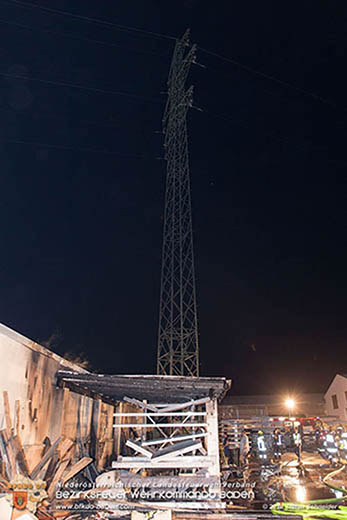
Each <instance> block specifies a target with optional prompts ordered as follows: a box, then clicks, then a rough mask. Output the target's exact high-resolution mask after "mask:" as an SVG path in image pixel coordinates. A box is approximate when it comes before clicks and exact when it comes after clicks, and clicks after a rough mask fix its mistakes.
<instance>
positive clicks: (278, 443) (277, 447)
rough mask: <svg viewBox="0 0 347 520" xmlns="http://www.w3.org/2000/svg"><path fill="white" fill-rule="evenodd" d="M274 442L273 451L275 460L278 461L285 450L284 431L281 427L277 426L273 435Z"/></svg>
mask: <svg viewBox="0 0 347 520" xmlns="http://www.w3.org/2000/svg"><path fill="white" fill-rule="evenodd" d="M272 442H273V452H274V461H275V462H278V461H280V460H281V455H282V451H283V438H282V433H281V430H280V429H279V428H276V430H275V431H274V433H273V435H272Z"/></svg>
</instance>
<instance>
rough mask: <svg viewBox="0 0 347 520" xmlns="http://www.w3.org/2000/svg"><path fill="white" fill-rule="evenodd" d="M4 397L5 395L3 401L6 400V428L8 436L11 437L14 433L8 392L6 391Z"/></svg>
mask: <svg viewBox="0 0 347 520" xmlns="http://www.w3.org/2000/svg"><path fill="white" fill-rule="evenodd" d="M2 395H3V399H4V412H5V422H6V428H7V432H8V436H9V437H11V435H12V434H13V431H12V421H11V411H10V401H9V399H8V392H7V391H6V390H4V391H3V393H2Z"/></svg>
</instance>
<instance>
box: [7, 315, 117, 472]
mask: <svg viewBox="0 0 347 520" xmlns="http://www.w3.org/2000/svg"><path fill="white" fill-rule="evenodd" d="M0 359H1V364H0V429H2V428H4V427H5V410H4V402H3V399H2V396H3V392H4V391H7V392H8V397H9V405H10V415H11V418H12V421H13V423H14V424H12V427H13V428H14V430H15V431H18V432H19V434H20V437H21V439H22V442H23V446H24V449H25V452H26V454H27V458H28V463H29V465H30V466H31V467H33V466H35V464H37V462H38V461H39V460H40V457H41V453H42V449H43V447H44V446H46V445H47V444H53V443H54V442H55V440H56V439H57V438H58V437H59V436H60V435H64V436H66V437H68V438H70V439H71V440H77V441H78V442H77V443H76V457H78V456H80V455H81V450H83V449H86V450H87V451H88V452H93V454H92V456H94V457H96V458H97V459H98V466H99V467H102V466H103V465H105V464H106V463H108V460H109V459H110V456H111V453H112V448H113V444H112V435H113V432H112V424H111V425H110V421H111V423H112V419H113V406H111V405H107V404H105V403H102V402H101V401H99V400H95V399H92V398H91V397H87V396H84V395H80V394H76V393H74V392H72V391H69V390H68V389H63V388H57V386H56V379H55V374H56V372H57V371H58V370H73V371H74V372H79V373H81V372H84V373H85V372H86V371H85V370H83V369H82V368H80V367H79V366H77V365H75V364H74V363H71V362H69V361H66V360H65V359H63V358H61V357H60V356H58V355H57V354H54V353H53V352H51V351H49V350H48V349H46V348H44V347H42V346H41V345H39V344H37V343H35V342H33V341H31V340H29V339H28V338H25V337H24V336H22V335H21V334H18V333H17V332H15V331H13V330H11V329H9V328H8V327H5V326H4V325H2V324H0ZM16 401H17V404H16ZM18 412H19V413H18ZM99 436H100V441H101V442H100V443H99V442H98V441H99ZM105 446H106V448H105Z"/></svg>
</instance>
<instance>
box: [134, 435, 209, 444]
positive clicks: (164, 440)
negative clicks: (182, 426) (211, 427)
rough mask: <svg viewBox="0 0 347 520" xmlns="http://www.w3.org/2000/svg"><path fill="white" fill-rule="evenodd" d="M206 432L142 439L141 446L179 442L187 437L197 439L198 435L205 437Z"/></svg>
mask: <svg viewBox="0 0 347 520" xmlns="http://www.w3.org/2000/svg"><path fill="white" fill-rule="evenodd" d="M206 435H207V432H201V433H192V434H191V435H175V437H162V438H161V439H154V440H151V441H144V442H142V443H141V445H142V446H154V445H155V444H163V443H165V444H167V443H168V442H180V441H187V440H189V439H199V438H200V437H206Z"/></svg>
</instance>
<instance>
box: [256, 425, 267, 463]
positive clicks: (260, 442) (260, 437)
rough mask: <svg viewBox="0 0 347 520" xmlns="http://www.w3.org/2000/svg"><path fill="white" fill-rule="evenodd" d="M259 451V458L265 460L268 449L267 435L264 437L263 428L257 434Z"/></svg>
mask: <svg viewBox="0 0 347 520" xmlns="http://www.w3.org/2000/svg"><path fill="white" fill-rule="evenodd" d="M257 453H258V458H259V459H260V461H264V460H266V459H267V449H266V444H265V437H264V433H263V432H262V431H261V430H259V431H258V435H257Z"/></svg>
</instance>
